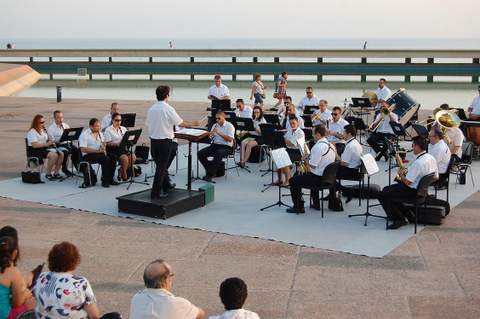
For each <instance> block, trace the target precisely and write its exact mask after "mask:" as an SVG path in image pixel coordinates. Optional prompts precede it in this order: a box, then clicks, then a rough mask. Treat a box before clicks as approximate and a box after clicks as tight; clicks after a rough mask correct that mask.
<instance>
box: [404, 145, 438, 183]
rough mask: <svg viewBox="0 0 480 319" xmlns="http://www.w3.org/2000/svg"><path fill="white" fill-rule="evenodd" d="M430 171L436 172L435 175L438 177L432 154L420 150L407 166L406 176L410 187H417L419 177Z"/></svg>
mask: <svg viewBox="0 0 480 319" xmlns="http://www.w3.org/2000/svg"><path fill="white" fill-rule="evenodd" d="M431 173H436V176H437V177H438V168H437V162H436V161H435V158H433V156H432V155H430V154H428V153H426V152H422V153H420V154H418V155H417V156H416V157H415V160H414V161H413V163H412V164H411V165H410V166H408V173H407V176H406V178H407V179H408V180H409V181H410V182H412V184H410V187H411V188H415V189H416V188H417V187H418V183H419V182H420V179H422V177H424V176H426V175H428V174H431Z"/></svg>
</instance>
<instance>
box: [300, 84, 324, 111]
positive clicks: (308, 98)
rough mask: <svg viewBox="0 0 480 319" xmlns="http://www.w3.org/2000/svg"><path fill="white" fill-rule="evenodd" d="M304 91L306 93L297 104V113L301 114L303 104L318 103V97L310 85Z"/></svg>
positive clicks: (314, 104) (313, 104)
mask: <svg viewBox="0 0 480 319" xmlns="http://www.w3.org/2000/svg"><path fill="white" fill-rule="evenodd" d="M305 93H306V95H305V96H304V97H303V98H302V99H301V100H300V102H298V104H297V112H298V113H299V114H303V112H304V111H305V106H307V105H308V106H318V104H319V103H320V101H319V99H318V97H317V96H316V95H314V94H313V88H312V87H311V86H308V87H307V88H306V89H305Z"/></svg>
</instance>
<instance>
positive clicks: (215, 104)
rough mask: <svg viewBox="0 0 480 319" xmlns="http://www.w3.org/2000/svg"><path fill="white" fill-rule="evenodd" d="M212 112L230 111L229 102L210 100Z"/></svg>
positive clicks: (230, 105)
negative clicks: (214, 110)
mask: <svg viewBox="0 0 480 319" xmlns="http://www.w3.org/2000/svg"><path fill="white" fill-rule="evenodd" d="M211 107H212V110H213V109H216V110H222V111H231V110H232V102H231V101H230V100H212V105H211Z"/></svg>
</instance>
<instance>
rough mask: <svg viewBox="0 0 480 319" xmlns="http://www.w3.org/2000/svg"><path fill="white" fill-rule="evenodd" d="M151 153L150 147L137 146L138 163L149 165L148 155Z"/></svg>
mask: <svg viewBox="0 0 480 319" xmlns="http://www.w3.org/2000/svg"><path fill="white" fill-rule="evenodd" d="M149 153H150V147H148V146H147V145H145V144H142V145H137V146H136V147H135V156H136V157H137V161H136V162H137V163H139V164H147V163H148V154H149Z"/></svg>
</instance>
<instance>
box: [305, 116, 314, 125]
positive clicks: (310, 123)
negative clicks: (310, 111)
mask: <svg viewBox="0 0 480 319" xmlns="http://www.w3.org/2000/svg"><path fill="white" fill-rule="evenodd" d="M302 119H303V126H304V127H313V123H312V117H311V116H310V115H302Z"/></svg>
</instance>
